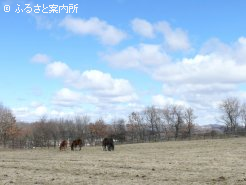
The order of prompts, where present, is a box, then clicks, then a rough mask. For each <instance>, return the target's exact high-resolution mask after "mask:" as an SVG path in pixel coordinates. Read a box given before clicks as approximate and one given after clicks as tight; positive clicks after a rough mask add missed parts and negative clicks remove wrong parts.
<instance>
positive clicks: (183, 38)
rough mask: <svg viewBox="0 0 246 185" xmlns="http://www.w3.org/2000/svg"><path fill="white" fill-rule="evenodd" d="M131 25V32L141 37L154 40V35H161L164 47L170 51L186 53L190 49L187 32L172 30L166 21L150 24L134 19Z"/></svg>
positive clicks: (177, 29)
mask: <svg viewBox="0 0 246 185" xmlns="http://www.w3.org/2000/svg"><path fill="white" fill-rule="evenodd" d="M131 23H132V29H133V31H134V32H136V33H138V34H139V35H141V36H143V37H147V38H154V37H155V34H156V33H161V34H162V35H163V38H164V43H165V45H166V46H167V48H169V49H171V50H174V51H176V50H178V51H186V50H189V49H190V48H191V44H190V40H189V37H188V34H187V32H186V31H184V30H183V29H181V28H172V27H171V26H170V24H169V23H168V22H167V21H160V22H156V23H150V22H148V21H146V20H144V19H139V18H135V19H133V20H132V22H131Z"/></svg>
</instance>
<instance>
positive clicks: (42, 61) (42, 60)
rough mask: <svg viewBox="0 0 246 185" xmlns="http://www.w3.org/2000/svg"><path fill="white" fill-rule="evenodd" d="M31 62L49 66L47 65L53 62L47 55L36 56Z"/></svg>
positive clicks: (38, 54) (39, 54)
mask: <svg viewBox="0 0 246 185" xmlns="http://www.w3.org/2000/svg"><path fill="white" fill-rule="evenodd" d="M31 62H33V63H40V64H47V63H49V62H51V58H50V57H49V56H48V55H46V54H41V53H37V54H36V55H34V56H33V57H32V58H31Z"/></svg>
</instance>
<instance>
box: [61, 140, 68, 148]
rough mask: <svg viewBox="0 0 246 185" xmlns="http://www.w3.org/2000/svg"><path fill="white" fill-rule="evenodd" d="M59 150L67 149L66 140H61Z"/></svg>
mask: <svg viewBox="0 0 246 185" xmlns="http://www.w3.org/2000/svg"><path fill="white" fill-rule="evenodd" d="M59 148H60V150H66V149H67V140H63V141H62V142H61V144H60V147H59Z"/></svg>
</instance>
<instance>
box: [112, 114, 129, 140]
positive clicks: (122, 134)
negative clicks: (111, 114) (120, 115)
mask: <svg viewBox="0 0 246 185" xmlns="http://www.w3.org/2000/svg"><path fill="white" fill-rule="evenodd" d="M112 127H113V134H112V137H113V138H114V139H117V140H118V141H119V142H124V141H125V140H126V125H125V120H124V119H117V120H114V121H113V123H112Z"/></svg>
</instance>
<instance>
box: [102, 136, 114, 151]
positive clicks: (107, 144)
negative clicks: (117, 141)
mask: <svg viewBox="0 0 246 185" xmlns="http://www.w3.org/2000/svg"><path fill="white" fill-rule="evenodd" d="M102 148H103V150H104V151H106V150H108V151H111V150H114V140H113V138H107V137H106V138H104V139H103V142H102Z"/></svg>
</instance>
